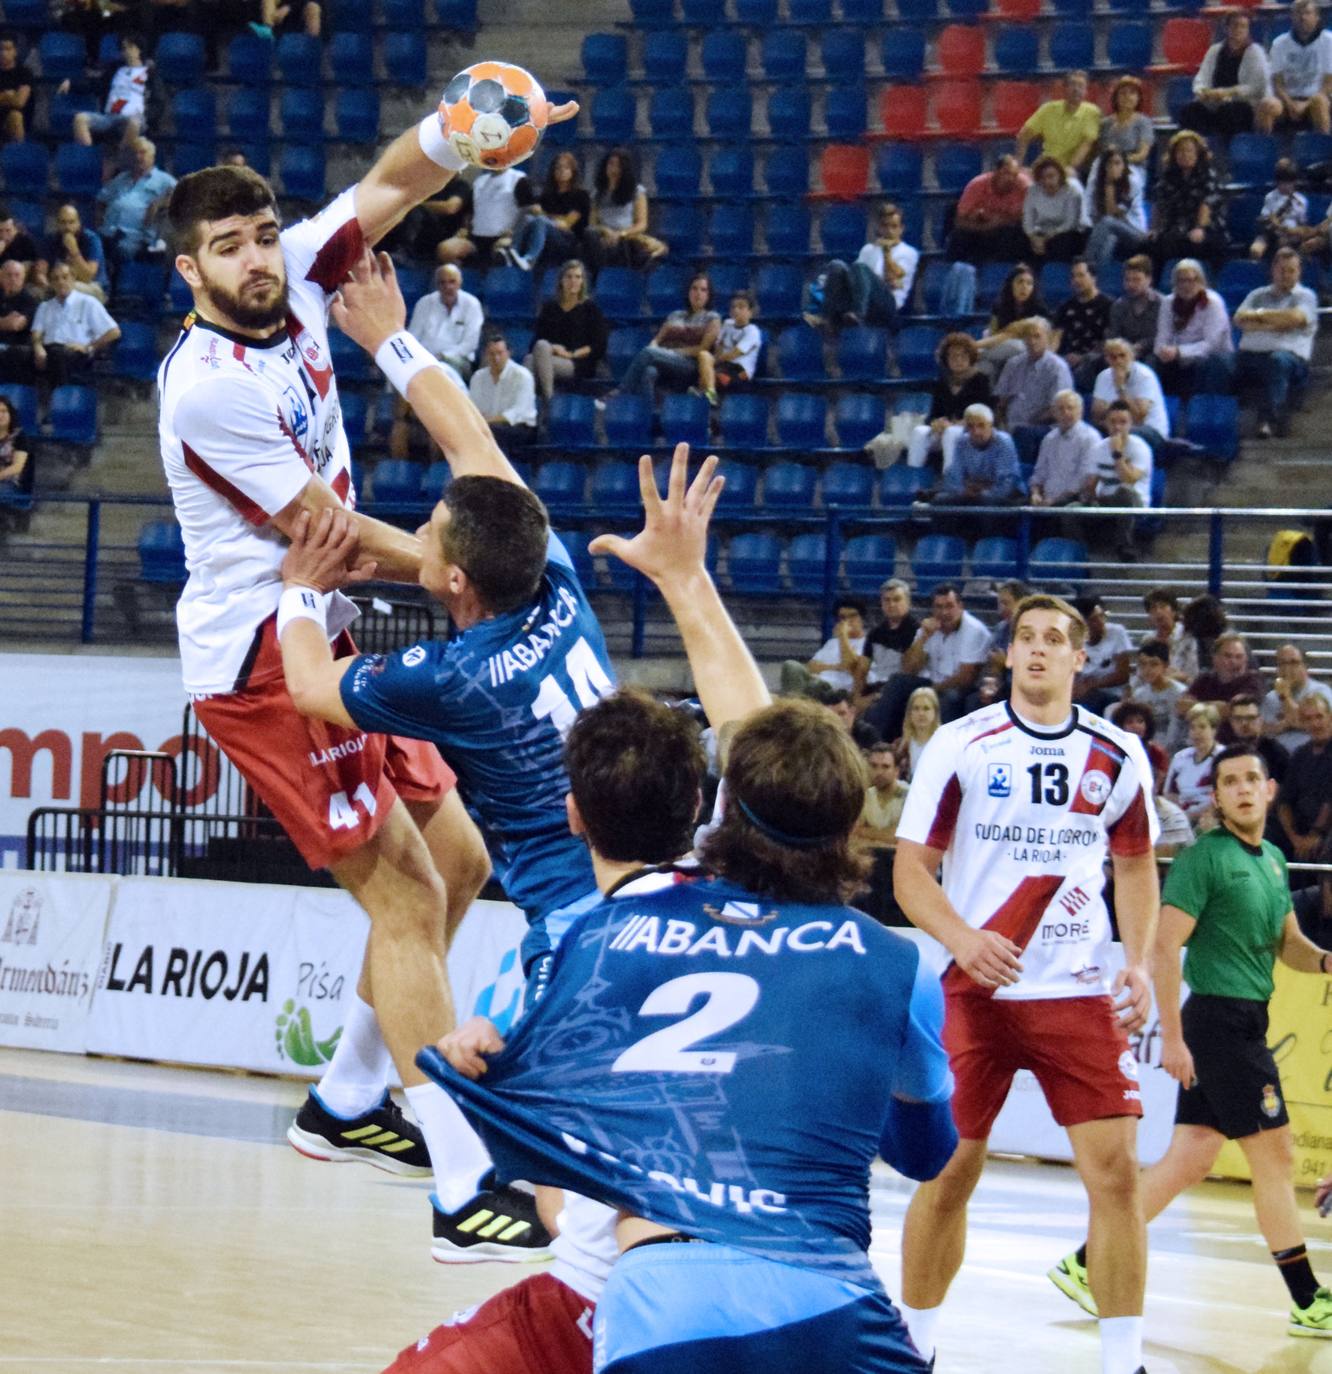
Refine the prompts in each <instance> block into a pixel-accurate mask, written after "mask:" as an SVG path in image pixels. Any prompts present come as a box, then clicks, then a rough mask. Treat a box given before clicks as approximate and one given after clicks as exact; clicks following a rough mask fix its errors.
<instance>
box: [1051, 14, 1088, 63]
mask: <svg viewBox="0 0 1332 1374" xmlns="http://www.w3.org/2000/svg"><path fill="white" fill-rule="evenodd" d="M1088 8H1089V9H1090V5H1089V6H1088ZM1095 60H1096V30H1095V29H1093V28H1092V26H1091V25H1090V24H1078V23H1073V24H1056V25H1055V26H1054V27H1053V28H1052V29H1051V30H1050V65H1051V66H1052V67H1053V68H1054V69H1055V70H1056V71H1068V70H1069V69H1070V68H1071V67H1090V66H1091V65H1092V64H1093V63H1094V62H1095Z"/></svg>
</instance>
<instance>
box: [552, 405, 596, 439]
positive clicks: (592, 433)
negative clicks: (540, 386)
mask: <svg viewBox="0 0 1332 1374" xmlns="http://www.w3.org/2000/svg"><path fill="white" fill-rule="evenodd" d="M546 434H547V437H548V438H549V439H550V442H551V443H552V444H559V445H561V446H562V447H564V448H594V447H595V446H596V442H597V410H596V403H595V402H594V401H593V399H592V397H591V396H583V395H580V394H579V393H578V392H575V391H557V392H556V393H555V395H554V396H552V397H551V398H550V404H549V406H547V408H546Z"/></svg>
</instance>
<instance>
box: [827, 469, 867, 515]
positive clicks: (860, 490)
mask: <svg viewBox="0 0 1332 1374" xmlns="http://www.w3.org/2000/svg"><path fill="white" fill-rule="evenodd" d="M873 495H874V468H873V467H871V466H870V465H869V464H868V463H832V464H830V465H829V466H828V467H827V468H825V469H824V473H823V504H824V505H825V506H868V505H869V503H870V500H871V498H872V497H873Z"/></svg>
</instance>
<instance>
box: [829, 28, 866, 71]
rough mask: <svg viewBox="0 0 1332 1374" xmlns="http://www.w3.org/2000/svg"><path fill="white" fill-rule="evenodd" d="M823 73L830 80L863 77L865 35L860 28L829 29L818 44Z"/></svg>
mask: <svg viewBox="0 0 1332 1374" xmlns="http://www.w3.org/2000/svg"><path fill="white" fill-rule="evenodd" d="M820 48H821V50H822V53H823V74H824V76H826V77H827V78H828V79H829V80H830V81H845V82H850V83H853V84H855V83H859V82H862V81H864V79H865V35H864V33H862V32H861V30H860V29H829V30H827V32H825V33H824V35H823V40H822V42H821V44H820Z"/></svg>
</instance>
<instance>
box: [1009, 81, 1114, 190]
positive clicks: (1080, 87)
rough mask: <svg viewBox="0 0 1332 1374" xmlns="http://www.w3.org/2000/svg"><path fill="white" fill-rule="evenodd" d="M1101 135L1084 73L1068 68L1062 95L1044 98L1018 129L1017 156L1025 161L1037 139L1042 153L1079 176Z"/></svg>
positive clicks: (1098, 112) (1097, 107)
mask: <svg viewBox="0 0 1332 1374" xmlns="http://www.w3.org/2000/svg"><path fill="white" fill-rule="evenodd" d="M1100 136H1101V109H1100V106H1098V105H1094V104H1093V103H1092V102H1091V101H1090V100H1088V99H1087V73H1086V72H1084V71H1071V72H1068V73H1067V74H1066V75H1065V77H1064V98H1063V99H1062V100H1047V101H1046V102H1045V104H1043V105H1041V106H1040V107H1039V108H1038V109H1037V110H1036V113H1035V114H1033V115H1032V116H1031V118H1030V119H1028V120H1027V122H1026V123H1025V124H1024V125H1023V126H1022V127H1021V128H1020V129H1019V130H1018V136H1017V159H1018V162H1019V164H1021V163H1023V162H1025V161H1026V160H1027V150H1028V149H1029V148H1030V147H1031V145H1032V143H1033V142H1035V140H1036V139H1038V138H1039V139H1040V141H1041V152H1042V153H1043V154H1044V156H1046V157H1053V158H1057V159H1058V160H1059V162H1060V163H1061V164H1062V165H1063V166H1064V167H1065V168H1066V169H1067V170H1068V171H1070V172H1072V173H1073V174H1074V175H1076V176H1079V177H1080V176H1081V175H1082V173H1083V172H1084V171H1085V169H1086V167H1087V164H1088V163H1089V162H1090V161H1091V155H1092V153H1093V152H1094V151H1095V150H1096V141H1097V139H1099V138H1100Z"/></svg>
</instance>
